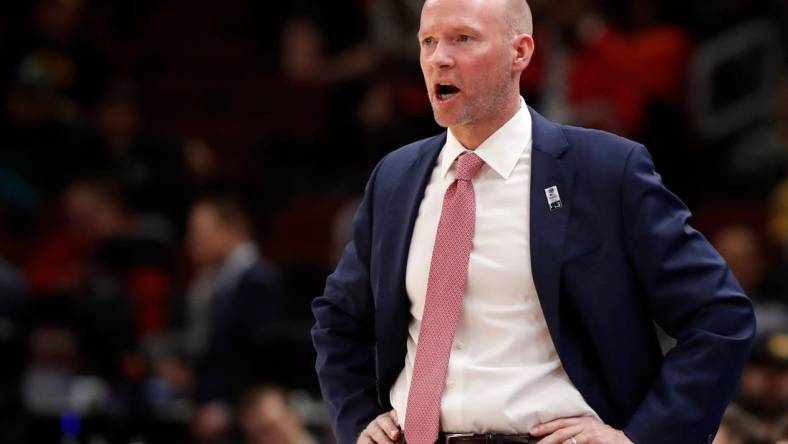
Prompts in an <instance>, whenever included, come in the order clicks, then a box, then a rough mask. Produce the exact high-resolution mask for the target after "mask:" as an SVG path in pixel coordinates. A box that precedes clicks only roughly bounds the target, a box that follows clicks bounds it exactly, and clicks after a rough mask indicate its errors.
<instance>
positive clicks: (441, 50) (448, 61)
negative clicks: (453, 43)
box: [428, 42, 454, 68]
mask: <svg viewBox="0 0 788 444" xmlns="http://www.w3.org/2000/svg"><path fill="white" fill-rule="evenodd" d="M428 61H429V63H430V65H432V67H433V68H449V67H451V66H453V65H454V57H453V56H452V54H451V49H450V48H449V45H446V44H444V43H442V42H438V43H436V44H435V47H434V49H433V50H432V53H431V54H430V55H429V57H428Z"/></svg>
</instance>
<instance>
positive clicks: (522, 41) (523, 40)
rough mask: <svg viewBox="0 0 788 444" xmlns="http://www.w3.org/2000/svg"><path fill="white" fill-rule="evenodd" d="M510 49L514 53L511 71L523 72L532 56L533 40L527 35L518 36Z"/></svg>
mask: <svg viewBox="0 0 788 444" xmlns="http://www.w3.org/2000/svg"><path fill="white" fill-rule="evenodd" d="M512 47H513V49H514V51H515V57H514V61H513V62H512V69H513V70H515V71H519V72H523V71H525V68H527V67H528V64H529V63H531V57H532V56H533V55H534V49H535V48H534V39H533V37H531V36H530V35H528V34H519V35H517V36H516V37H515V38H514V40H512Z"/></svg>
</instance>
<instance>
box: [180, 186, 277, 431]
mask: <svg viewBox="0 0 788 444" xmlns="http://www.w3.org/2000/svg"><path fill="white" fill-rule="evenodd" d="M188 241H189V250H190V253H191V257H192V260H193V262H194V263H195V265H196V266H197V267H198V275H197V276H196V278H195V280H194V282H193V286H192V289H191V291H190V297H189V302H188V304H189V308H188V338H189V339H188V341H189V348H190V349H191V352H192V354H193V355H194V356H195V359H196V366H197V374H198V382H197V384H198V388H197V397H198V402H200V404H201V407H200V408H199V410H198V412H197V414H196V417H195V419H194V424H193V431H194V435H195V437H196V438H197V439H199V440H201V441H205V442H212V441H213V440H216V439H219V438H220V437H222V436H223V435H224V434H225V433H226V432H227V431H228V429H229V427H230V408H231V406H232V405H233V404H234V402H235V401H236V400H237V399H238V396H239V395H240V393H241V392H242V390H243V389H244V388H245V387H248V386H249V385H251V384H252V383H254V382H255V381H257V380H258V379H259V378H261V375H260V373H261V372H262V370H261V369H260V368H258V367H257V366H255V365H253V362H255V360H254V358H255V353H256V352H257V351H258V349H257V347H258V344H259V343H260V342H261V341H263V340H265V339H266V338H265V337H264V336H265V334H266V328H267V327H268V326H270V325H271V324H272V323H274V322H275V321H277V320H279V319H281V318H282V317H283V316H284V312H285V300H284V299H283V294H282V292H281V289H280V283H279V276H278V272H277V271H276V270H275V269H274V268H273V267H272V266H271V265H269V264H267V263H266V262H265V261H263V259H262V258H261V257H260V254H259V252H258V249H257V247H256V246H255V243H254V241H253V237H252V226H251V221H250V220H249V217H248V216H247V213H246V211H245V209H244V208H243V206H242V205H241V204H240V203H239V202H238V201H237V200H235V199H233V198H231V197H225V196H218V197H205V198H202V199H200V200H198V201H197V202H196V203H195V204H194V205H193V206H192V209H191V212H190V215H189V237H188ZM263 360H264V359H263Z"/></svg>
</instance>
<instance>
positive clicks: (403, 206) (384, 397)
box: [373, 134, 446, 406]
mask: <svg viewBox="0 0 788 444" xmlns="http://www.w3.org/2000/svg"><path fill="white" fill-rule="evenodd" d="M445 141H446V135H445V134H443V135H441V136H436V137H433V138H431V139H428V140H427V141H425V142H424V144H423V145H422V146H421V147H420V149H419V152H418V154H417V155H416V156H415V157H414V158H413V159H412V160H410V161H408V162H407V163H404V164H403V165H402V166H401V170H400V175H399V176H397V177H398V179H397V181H396V182H397V183H396V185H395V187H394V189H393V190H392V192H391V193H390V194H389V196H390V197H389V200H388V202H386V211H385V213H384V215H385V221H384V222H382V223H381V224H382V226H384V227H385V231H384V232H383V233H382V234H381V235H380V242H381V248H380V249H378V250H377V251H379V252H381V253H382V252H385V253H386V254H381V255H380V256H379V257H378V259H379V260H380V261H381V267H380V269H381V270H383V271H382V272H381V273H380V278H379V281H378V282H377V283H373V285H375V284H377V285H378V288H377V289H376V290H377V291H376V293H377V295H378V296H377V298H376V303H377V307H376V312H377V313H378V317H377V318H376V322H377V330H378V332H380V334H381V337H379V338H378V359H379V360H380V361H379V362H378V365H379V367H378V368H379V370H380V372H379V374H378V377H379V380H378V383H379V384H380V387H379V390H380V392H379V396H380V399H379V400H380V403H381V405H383V406H387V405H388V389H389V388H390V387H391V384H392V383H393V382H394V379H395V378H396V377H397V375H398V374H399V370H400V369H401V368H402V363H403V362H404V360H405V353H406V344H407V336H408V324H409V321H410V310H409V309H410V301H409V300H408V296H407V294H406V290H405V272H406V266H407V262H408V252H409V250H410V241H411V236H412V234H413V227H414V225H415V222H416V217H417V216H418V214H419V206H420V204H421V200H422V198H423V196H424V190H425V188H426V187H427V183H428V182H429V179H430V173H431V172H432V169H433V167H434V165H435V160H436V158H437V157H438V153H440V150H441V147H443V144H444V143H445Z"/></svg>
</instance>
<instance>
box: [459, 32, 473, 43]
mask: <svg viewBox="0 0 788 444" xmlns="http://www.w3.org/2000/svg"><path fill="white" fill-rule="evenodd" d="M470 39H471V37H470V36H469V35H467V34H460V35H458V36H457V41H458V42H467V41H469V40H470Z"/></svg>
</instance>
